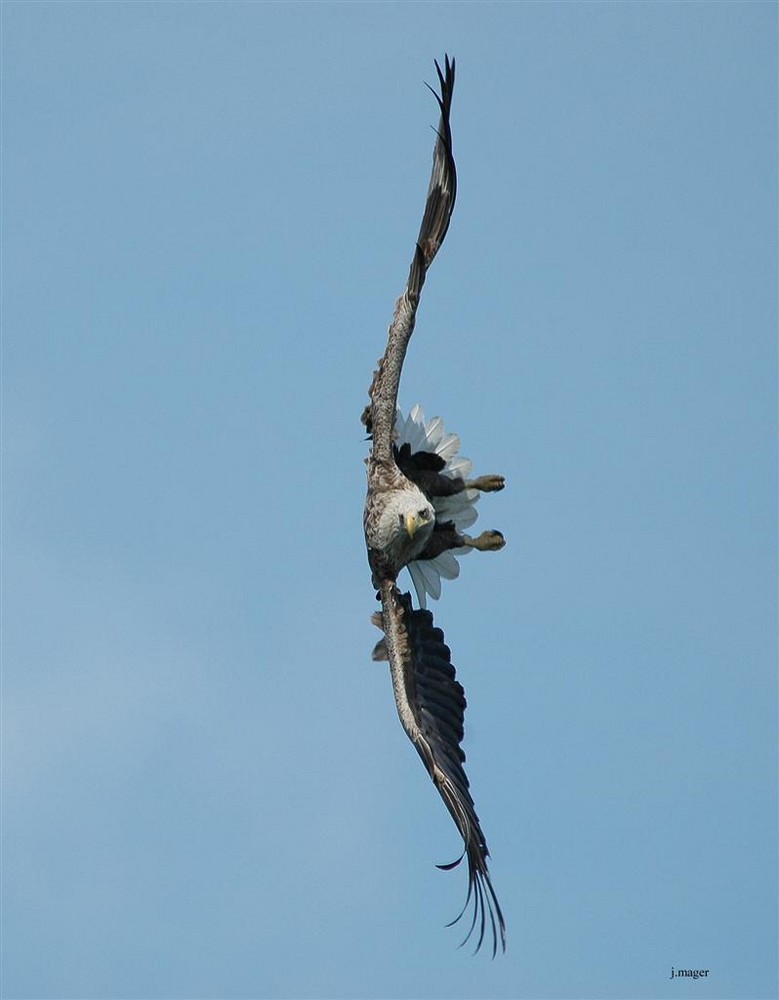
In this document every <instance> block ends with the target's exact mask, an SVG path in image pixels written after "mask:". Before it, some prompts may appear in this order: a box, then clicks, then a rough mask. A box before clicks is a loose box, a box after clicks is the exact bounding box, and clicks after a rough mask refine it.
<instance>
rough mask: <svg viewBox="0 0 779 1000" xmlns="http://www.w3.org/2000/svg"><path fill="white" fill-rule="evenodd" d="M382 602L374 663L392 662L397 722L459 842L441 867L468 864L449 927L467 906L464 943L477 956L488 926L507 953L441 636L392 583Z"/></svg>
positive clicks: (461, 709) (461, 710)
mask: <svg viewBox="0 0 779 1000" xmlns="http://www.w3.org/2000/svg"><path fill="white" fill-rule="evenodd" d="M381 599H382V614H381V627H382V628H383V630H384V639H383V640H382V641H381V642H380V643H379V644H378V646H377V647H376V651H375V652H374V657H375V658H376V659H388V660H389V663H390V672H391V674H392V687H393V690H394V692H395V703H396V705H397V708H398V715H399V716H400V721H401V723H402V725H403V728H404V729H405V730H406V733H407V734H408V736H409V738H410V740H411V742H412V743H413V744H414V746H415V747H416V749H417V752H418V753H419V756H420V757H421V758H422V760H423V762H424V764H425V767H426V768H427V770H428V773H429V774H430V777H431V778H432V779H433V782H434V784H435V786H436V788H437V789H438V791H439V793H440V795H441V798H442V799H443V800H444V802H445V803H446V807H447V809H448V810H449V812H450V813H451V816H452V819H453V820H454V822H455V824H456V825H457V829H458V830H459V831H460V835H461V836H462V838H463V844H464V850H463V855H461V857H460V858H459V859H458V860H457V861H455V862H453V863H452V864H450V865H440V866H439V867H441V868H444V869H447V870H448V869H450V868H454V867H455V866H456V865H458V864H459V863H460V861H462V858H463V857H464V856H467V859H468V896H467V898H466V900H465V906H464V907H463V909H462V911H461V912H460V914H459V916H458V917H457V918H456V919H455V921H452V922H453V923H455V922H456V921H457V920H459V919H460V918H461V917H462V916H463V914H464V913H465V911H466V909H467V908H468V906H469V905H470V904H471V902H472V904H473V919H472V921H471V926H470V929H469V931H468V934H467V935H466V937H465V941H467V940H468V938H470V936H471V934H473V933H474V931H475V930H476V929H477V927H478V935H479V937H478V941H477V944H476V950H477V951H478V949H479V948H480V947H481V945H482V942H483V940H484V937H485V934H486V932H487V926H488V920H489V929H490V931H491V936H492V942H493V944H492V954H493V956H494V955H495V954H496V953H497V950H498V944H500V946H501V948H502V949H503V950H504V951H505V948H506V928H505V924H504V922H503V914H502V913H501V910H500V905H499V904H498V900H497V897H496V896H495V891H494V890H493V888H492V883H491V881H490V876H489V873H488V871H487V857H488V856H489V852H488V850H487V844H486V842H485V839H484V834H483V833H482V829H481V825H480V824H479V818H478V816H477V815H476V810H475V808H474V804H473V799H472V798H471V793H470V791H469V787H468V778H467V777H466V774H465V770H464V768H463V763H464V762H465V754H464V753H463V751H462V749H461V747H460V743H461V742H462V738H463V721H464V717H465V694H464V692H463V689H462V687H461V685H460V684H459V683H458V682H457V680H456V679H455V671H454V667H453V666H452V662H451V658H450V653H449V647H448V646H447V645H446V643H445V642H444V634H443V632H442V631H441V629H439V628H436V627H435V626H434V625H433V616H432V614H431V613H430V612H429V611H417V610H415V609H414V608H412V606H411V598H410V597H409V595H408V594H401V593H399V592H398V589H397V588H396V587H395V585H394V584H393V583H391V582H385V583H383V584H382V587H381ZM465 941H464V942H463V944H464V943H465Z"/></svg>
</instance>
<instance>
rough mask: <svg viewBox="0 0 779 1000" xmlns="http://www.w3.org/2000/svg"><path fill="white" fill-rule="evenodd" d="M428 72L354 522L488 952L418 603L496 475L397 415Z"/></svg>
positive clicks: (480, 845) (463, 800)
mask: <svg viewBox="0 0 779 1000" xmlns="http://www.w3.org/2000/svg"><path fill="white" fill-rule="evenodd" d="M436 70H437V72H438V79H439V83H440V86H441V95H440V97H439V96H438V95H437V94H436V95H435V96H436V99H437V101H438V104H439V107H440V109H441V120H440V123H439V127H438V133H437V136H438V137H437V140H436V144H435V150H434V155H433V170H432V175H431V178H430V186H429V188H428V193H427V201H426V204H425V212H424V217H423V219H422V226H421V229H420V232H419V236H418V238H417V245H416V249H415V252H414V259H413V261H412V263H411V268H410V271H409V276H408V281H407V283H406V287H405V288H404V290H403V292H402V294H401V296H400V298H399V299H398V301H397V303H396V305H395V314H394V317H393V320H392V323H391V325H390V328H389V332H388V336H387V347H386V350H385V352H384V355H383V357H382V358H381V359H380V361H379V365H378V368H377V370H376V372H375V373H374V377H373V381H372V383H371V387H370V404H369V406H368V407H367V408H366V411H365V413H364V414H363V421H364V423H365V425H366V427H367V428H368V432H369V434H370V436H371V438H372V447H371V454H370V456H369V458H368V460H367V465H368V495H367V499H366V503H365V515H364V519H363V523H364V529H365V540H366V544H367V547H368V561H369V564H370V568H371V575H372V582H373V586H374V587H375V589H376V591H377V597H378V598H379V600H380V601H381V605H382V610H381V613H380V614H377V615H375V616H374V621H375V623H376V624H377V625H378V626H379V627H380V628H381V629H382V631H383V633H384V637H383V638H382V640H381V641H380V642H379V643H378V644H377V646H376V649H375V650H374V659H377V660H387V661H389V665H390V674H391V677H392V687H393V691H394V694H395V703H396V706H397V709H398V715H399V717H400V721H401V724H402V725H403V728H404V729H405V731H406V733H407V734H408V736H409V738H410V739H411V741H412V743H413V744H414V746H415V748H416V750H417V752H418V753H419V755H420V757H421V758H422V761H423V762H424V764H425V767H426V768H427V771H428V773H429V774H430V776H431V778H432V779H433V782H434V783H435V785H436V787H437V788H438V791H439V793H440V795H441V797H442V798H443V800H444V802H445V804H446V806H447V808H448V810H449V812H450V814H451V816H452V818H453V820H454V822H455V824H456V825H457V829H458V830H459V832H460V834H461V836H462V838H463V843H464V848H463V856H464V857H467V861H468V871H469V887H468V897H467V899H466V903H465V907H464V908H463V911H462V913H461V914H460V916H462V915H463V913H464V912H465V909H466V908H467V907H468V905H469V903H470V902H471V901H472V900H473V906H474V912H473V920H472V922H471V926H470V930H469V932H468V935H467V937H470V935H471V933H472V932H473V931H474V930H475V929H476V928H477V927H478V942H477V949H478V947H480V946H481V944H482V941H483V940H484V937H485V933H486V930H487V920H488V918H489V926H490V928H491V934H492V940H493V955H494V954H495V953H496V952H497V949H498V946H499V945H500V947H502V948H504V949H505V925H504V922H503V915H502V913H501V910H500V906H499V904H498V900H497V897H496V896H495V892H494V890H493V888H492V883H491V882H490V877H489V873H488V870H487V857H488V851H487V844H486V842H485V839H484V834H483V833H482V830H481V826H480V824H479V820H478V817H477V815H476V811H475V808H474V804H473V799H472V798H471V794H470V791H469V786H468V778H467V777H466V775H465V771H464V769H463V763H464V761H465V754H464V753H463V751H462V749H461V746H460V744H461V742H462V738H463V722H464V715H465V696H464V693H463V689H462V687H461V685H460V684H459V683H458V682H457V680H456V679H455V671H454V667H453V666H452V663H451V658H450V652H449V648H448V646H447V645H446V644H445V642H444V637H443V633H442V632H441V630H440V629H438V628H435V626H434V625H433V618H432V615H431V613H430V612H429V611H427V610H426V609H425V607H424V601H425V593H429V594H430V595H431V596H433V597H438V595H439V593H440V578H441V577H442V576H443V577H445V578H452V577H454V576H456V575H457V572H458V571H459V569H458V566H457V561H456V558H455V556H456V555H457V554H462V553H463V552H466V551H468V550H469V549H473V548H475V549H481V550H489V549H498V548H501V547H502V546H503V544H504V540H503V536H502V535H501V534H500V532H496V531H491V532H490V531H487V532H482V534H481V535H479V536H478V537H477V538H471V537H470V536H468V535H465V534H463V533H462V530H461V529H462V528H464V527H468V526H469V525H470V524H471V523H472V522H473V521H474V520H475V519H476V513H475V510H474V509H473V503H474V502H475V500H476V499H477V498H478V494H479V491H485V492H486V491H494V490H499V489H502V487H503V479H502V477H500V476H484V477H481V478H479V479H474V480H471V479H468V478H467V476H468V475H469V473H470V468H471V467H470V463H469V462H468V461H467V460H465V459H462V458H459V457H457V452H458V450H459V439H457V438H456V436H455V435H452V434H449V435H446V434H445V433H444V431H443V424H442V423H441V421H440V420H439V419H438V418H436V419H435V420H433V421H431V422H430V423H429V424H428V423H427V422H426V421H425V420H424V415H421V416H420V414H421V411H418V408H416V409H415V410H412V412H411V414H410V416H409V418H408V419H407V420H406V419H405V418H403V417H402V415H400V414H399V411H398V410H397V398H398V385H399V382H400V374H401V369H402V366H403V361H404V359H405V356H406V349H407V347H408V343H409V340H410V338H411V334H412V333H413V330H414V323H415V319H416V311H417V306H418V304H419V296H420V292H421V290H422V286H423V284H424V281H425V277H426V274H427V270H428V268H429V266H430V264H431V263H432V261H433V259H434V257H435V255H436V253H437V252H438V249H439V248H440V246H441V244H442V242H443V239H444V237H445V235H446V232H447V229H448V228H449V221H450V219H451V215H452V210H453V208H454V201H455V194H456V188H457V175H456V171H455V165H454V158H453V156H452V136H451V130H450V125H449V114H450V109H451V103H452V93H453V89H454V60H452V61H451V62H450V61H449V59H448V57H447V58H446V60H445V63H444V72H443V73H442V72H441V69H440V67H439V66H438V63H436ZM434 93H435V92H434ZM405 567H408V568H409V571H410V572H411V574H412V578H413V580H414V584H415V586H416V589H417V593H418V595H419V599H420V603H421V604H422V607H421V608H419V609H415V608H414V607H413V605H412V602H411V597H410V595H408V594H402V593H401V592H400V590H399V589H398V586H397V578H398V574H399V573H400V572H401V571H402V570H403V569H404V568H405ZM459 860H462V857H461V858H460V859H459ZM459 860H458V861H457V862H455V863H454V865H456V864H459ZM454 865H447V866H442V867H445V868H449V867H454ZM457 919H459V917H458V918H457ZM467 937H466V940H467Z"/></svg>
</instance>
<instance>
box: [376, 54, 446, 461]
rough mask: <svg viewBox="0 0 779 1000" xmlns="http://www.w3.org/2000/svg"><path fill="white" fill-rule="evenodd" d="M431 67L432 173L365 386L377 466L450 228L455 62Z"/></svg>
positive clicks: (388, 445) (387, 450)
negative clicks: (399, 289)
mask: <svg viewBox="0 0 779 1000" xmlns="http://www.w3.org/2000/svg"><path fill="white" fill-rule="evenodd" d="M435 68H436V72H437V73H438V82H439V85H440V88H441V94H440V96H439V95H438V94H437V93H436V92H435V91H433V94H434V95H435V98H436V100H437V101H438V106H439V107H440V109H441V120H440V122H439V124H438V130H437V133H436V134H437V138H436V144H435V149H434V151H433V170H432V173H431V175H430V185H429V187H428V191H427V200H426V202H425V211H424V215H423V216H422V225H421V227H420V230H419V236H418V237H417V245H416V249H415V250H414V259H413V260H412V262H411V268H410V270H409V275H408V281H407V282H406V287H405V288H404V290H403V293H402V295H401V296H400V298H399V299H398V301H397V302H396V304H395V314H394V316H393V318H392V323H391V324H390V328H389V332H388V334H387V348H386V350H385V351H384V356H383V357H382V359H381V360H380V361H379V367H378V368H377V370H376V372H375V374H374V376H373V382H372V383H371V388H370V399H371V402H370V407H369V411H368V414H367V424H368V428H369V430H370V432H371V433H372V435H373V455H374V458H375V459H376V460H377V461H379V462H391V461H392V439H393V431H394V427H395V409H396V406H397V399H398V384H399V383H400V372H401V369H402V368H403V360H404V358H405V356H406V348H407V347H408V342H409V340H410V339H411V334H412V333H413V332H414V323H415V321H416V313H417V306H418V305H419V295H420V292H421V291H422V285H423V284H424V283H425V276H426V275H427V269H428V268H429V267H430V265H431V264H432V262H433V259H434V257H435V255H436V254H437V253H438V250H439V248H440V246H441V244H442V243H443V241H444V237H445V236H446V232H447V230H448V229H449V221H450V220H451V218H452V210H453V209H454V200H455V195H456V193H457V173H456V170H455V165H454V157H453V155H452V131H451V128H450V124H449V114H450V111H451V107H452V94H453V93H454V59H452V60H450V59H449V57H448V56H446V58H445V59H444V70H443V71H442V70H441V67H440V66H439V65H438V63H436V64H435ZM431 90H432V88H431Z"/></svg>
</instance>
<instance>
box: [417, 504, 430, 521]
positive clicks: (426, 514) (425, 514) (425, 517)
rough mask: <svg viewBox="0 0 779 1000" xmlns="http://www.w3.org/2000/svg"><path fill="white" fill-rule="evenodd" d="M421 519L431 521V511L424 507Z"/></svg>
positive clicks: (420, 513)
mask: <svg viewBox="0 0 779 1000" xmlns="http://www.w3.org/2000/svg"><path fill="white" fill-rule="evenodd" d="M419 517H420V519H421V520H422V521H429V520H430V509H429V508H428V507H424V508H423V509H422V510H420V511H419Z"/></svg>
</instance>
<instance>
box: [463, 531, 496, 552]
mask: <svg viewBox="0 0 779 1000" xmlns="http://www.w3.org/2000/svg"><path fill="white" fill-rule="evenodd" d="M463 538H464V539H465V544H466V545H467V546H468V548H469V549H478V550H479V552H497V551H498V550H499V549H502V548H503V546H504V545H505V544H506V539H505V538H504V537H503V534H502V532H500V531H494V530H493V531H482V533H481V534H480V535H479V536H478V537H476V538H471V537H470V536H469V535H463Z"/></svg>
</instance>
